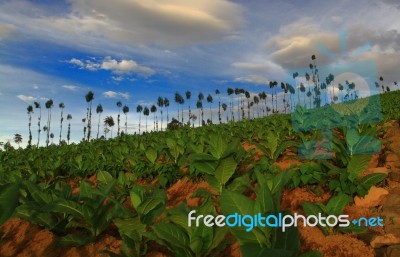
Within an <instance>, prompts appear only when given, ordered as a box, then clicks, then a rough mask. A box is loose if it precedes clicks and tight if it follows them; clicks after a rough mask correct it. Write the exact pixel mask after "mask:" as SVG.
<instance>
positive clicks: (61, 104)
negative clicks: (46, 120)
mask: <svg viewBox="0 0 400 257" xmlns="http://www.w3.org/2000/svg"><path fill="white" fill-rule="evenodd" d="M58 107H59V108H60V109H61V117H60V140H59V144H61V135H62V129H63V121H64V116H63V114H64V108H65V105H64V103H62V102H61V103H59V104H58Z"/></svg>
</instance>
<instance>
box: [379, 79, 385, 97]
mask: <svg viewBox="0 0 400 257" xmlns="http://www.w3.org/2000/svg"><path fill="white" fill-rule="evenodd" d="M379 81H380V82H381V88H382V93H385V86H384V85H383V77H382V76H380V77H379Z"/></svg>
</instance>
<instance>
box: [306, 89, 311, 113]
mask: <svg viewBox="0 0 400 257" xmlns="http://www.w3.org/2000/svg"><path fill="white" fill-rule="evenodd" d="M311 96H312V93H311V90H310V88H308V92H307V97H308V98H310V109H311Z"/></svg>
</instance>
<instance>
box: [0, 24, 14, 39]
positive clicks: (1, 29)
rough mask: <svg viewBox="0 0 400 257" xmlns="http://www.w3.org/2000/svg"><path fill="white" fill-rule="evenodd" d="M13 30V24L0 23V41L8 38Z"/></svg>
mask: <svg viewBox="0 0 400 257" xmlns="http://www.w3.org/2000/svg"><path fill="white" fill-rule="evenodd" d="M13 31H14V26H13V25H10V24H1V23H0V41H1V40H3V39H6V38H8V37H9V36H10V35H11V34H12V32H13Z"/></svg>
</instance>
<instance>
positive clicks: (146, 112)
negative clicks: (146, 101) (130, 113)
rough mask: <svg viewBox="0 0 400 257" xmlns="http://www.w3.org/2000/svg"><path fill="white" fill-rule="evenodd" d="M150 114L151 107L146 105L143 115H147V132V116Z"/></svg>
mask: <svg viewBox="0 0 400 257" xmlns="http://www.w3.org/2000/svg"><path fill="white" fill-rule="evenodd" d="M149 114H150V110H149V108H147V106H146V107H144V109H143V115H144V116H146V133H147V117H148V116H149Z"/></svg>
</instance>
